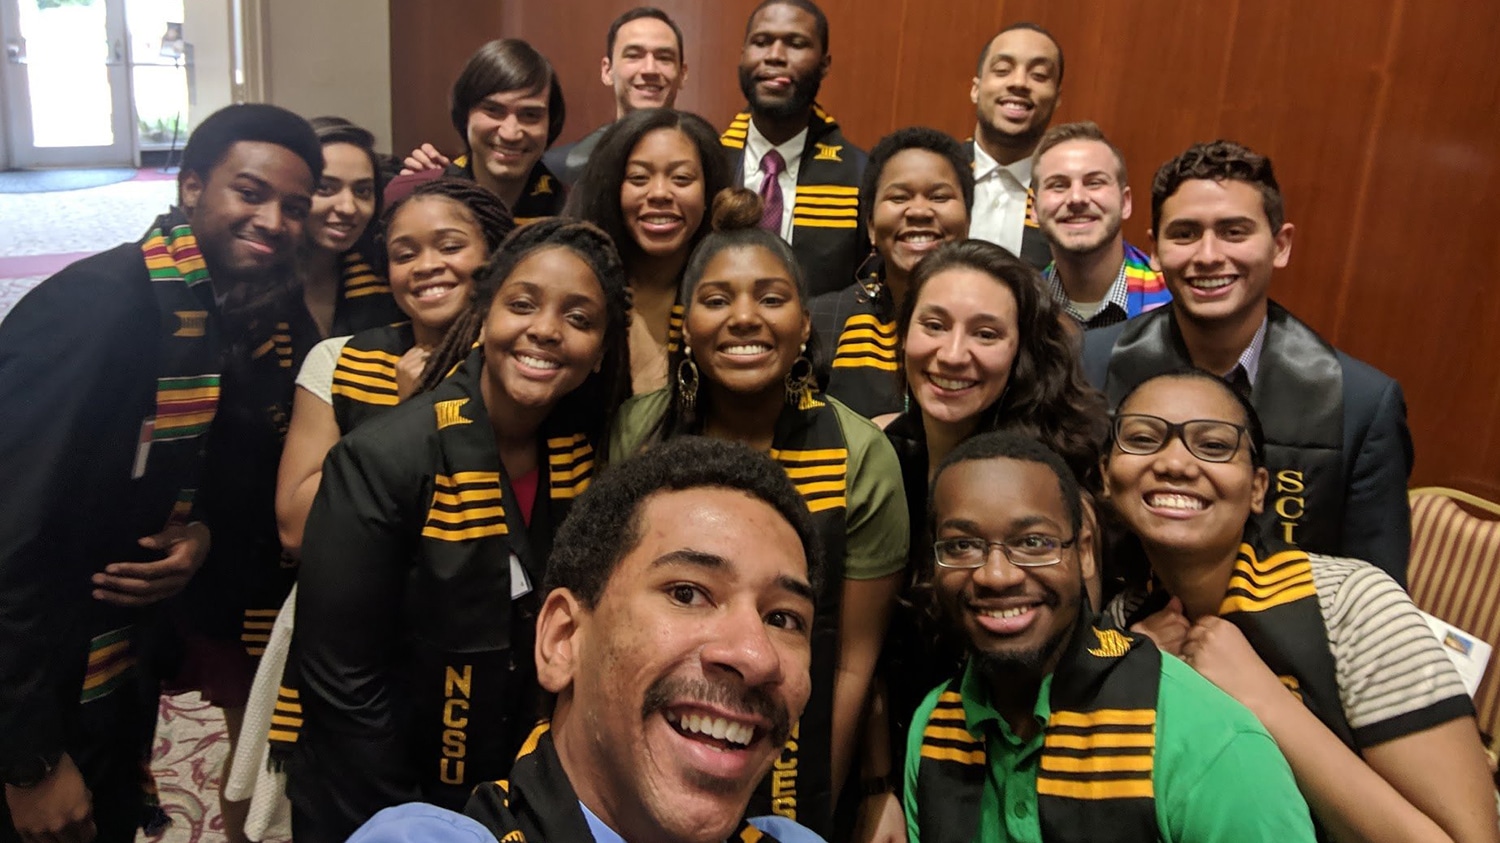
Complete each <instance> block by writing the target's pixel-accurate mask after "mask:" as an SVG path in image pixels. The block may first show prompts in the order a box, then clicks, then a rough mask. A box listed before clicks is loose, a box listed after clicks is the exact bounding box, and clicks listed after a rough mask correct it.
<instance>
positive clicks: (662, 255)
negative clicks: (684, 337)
mask: <svg viewBox="0 0 1500 843" xmlns="http://www.w3.org/2000/svg"><path fill="white" fill-rule="evenodd" d="M729 184H730V175H729V164H728V163H727V162H726V161H725V159H724V151H723V148H722V147H721V146H720V145H719V136H718V133H716V132H715V131H714V129H713V127H712V126H710V125H709V124H708V121H706V120H704V119H703V118H702V117H699V116H698V115H696V114H689V113H687V112H685V111H674V110H673V109H670V108H647V109H641V110H638V111H634V112H631V113H630V114H628V115H626V116H625V117H623V118H621V119H620V120H619V121H617V122H616V123H615V124H614V125H613V126H611V127H610V128H609V130H608V131H607V132H605V133H604V136H603V137H602V138H600V139H599V144H598V146H596V147H594V152H593V154H592V155H590V156H589V163H588V166H587V167H585V168H584V171H583V174H582V175H581V176H580V177H579V179H578V183H577V184H575V185H574V186H573V189H572V191H571V192H570V194H569V196H568V206H567V210H566V213H567V214H568V215H570V216H574V217H578V218H579V219H583V220H587V221H589V222H591V223H593V224H595V225H597V226H599V227H600V228H602V229H604V230H605V231H606V232H608V233H609V235H610V236H611V237H613V238H614V240H615V242H616V243H617V244H619V247H620V257H621V259H622V260H623V261H624V262H625V272H626V275H627V276H628V277H629V278H630V288H631V290H632V294H633V304H632V306H631V307H632V310H631V320H630V368H631V383H632V386H633V391H634V392H635V393H637V394H640V393H645V392H652V391H654V390H657V389H661V388H662V387H664V386H666V385H667V375H668V372H667V358H668V356H669V355H670V354H671V353H672V352H674V351H676V349H677V347H678V344H679V343H680V341H681V330H682V303H681V301H679V299H678V297H677V295H678V290H679V287H680V285H681V282H682V271H683V268H684V267H685V266H686V265H687V260H688V255H690V254H692V251H693V248H694V247H695V246H697V245H698V243H699V241H701V240H702V239H703V237H704V236H705V235H706V234H708V228H709V227H708V225H707V222H708V221H707V219H706V218H705V217H706V216H707V214H706V211H707V206H708V201H709V200H710V199H712V197H714V196H717V195H718V194H719V191H721V190H723V189H724V188H726V187H728V186H729Z"/></svg>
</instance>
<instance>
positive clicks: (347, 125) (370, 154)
mask: <svg viewBox="0 0 1500 843" xmlns="http://www.w3.org/2000/svg"><path fill="white" fill-rule="evenodd" d="M307 122H308V123H310V124H312V127H313V132H314V133H316V134H317V136H318V142H319V143H321V144H322V145H323V146H325V147H326V146H330V145H332V144H336V143H347V144H349V145H350V146H353V147H355V148H357V149H359V151H360V152H363V153H364V154H365V157H366V158H368V159H370V172H371V174H372V175H373V177H374V179H375V209H374V211H373V212H371V214H370V221H369V222H368V223H366V224H365V230H364V231H362V232H360V235H359V237H358V239H356V240H355V241H354V245H353V246H351V247H350V250H351V251H355V252H358V253H359V254H360V256H361V257H363V258H364V259H365V260H366V261H369V262H370V265H371V266H378V265H379V263H378V261H379V260H380V256H378V255H376V254H375V251H376V246H375V241H376V239H377V232H378V231H379V229H380V221H381V218H382V214H383V213H384V211H385V182H386V178H385V172H384V169H383V168H382V167H381V166H380V154H379V153H377V152H376V151H375V136H374V135H373V134H371V133H370V131H369V130H368V129H364V128H361V127H359V126H357V125H355V124H354V123H351V122H350V121H348V120H345V119H344V118H342V117H314V118H313V119H311V120H309V121H307Z"/></svg>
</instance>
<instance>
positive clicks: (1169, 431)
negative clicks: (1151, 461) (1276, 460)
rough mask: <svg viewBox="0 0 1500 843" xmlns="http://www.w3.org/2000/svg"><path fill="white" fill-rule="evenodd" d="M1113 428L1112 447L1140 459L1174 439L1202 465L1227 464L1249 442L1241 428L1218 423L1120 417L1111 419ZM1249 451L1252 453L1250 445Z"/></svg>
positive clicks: (1251, 445) (1141, 414)
mask: <svg viewBox="0 0 1500 843" xmlns="http://www.w3.org/2000/svg"><path fill="white" fill-rule="evenodd" d="M1113 424H1114V434H1115V447H1117V448H1119V449H1120V450H1121V451H1124V452H1125V453H1127V454H1135V455H1136V456H1142V457H1144V456H1150V455H1151V454H1154V453H1156V452H1158V451H1160V450H1161V449H1163V448H1165V447H1167V443H1168V442H1171V441H1172V437H1174V436H1176V437H1177V438H1178V439H1181V440H1182V444H1183V445H1185V446H1187V449H1188V453H1190V454H1192V455H1193V456H1195V457H1197V458H1198V459H1200V460H1203V461H1204V462H1229V461H1230V460H1232V459H1234V455H1235V454H1237V453H1239V452H1240V443H1241V442H1248V440H1249V437H1248V436H1247V435H1246V433H1247V431H1246V430H1245V426H1244V425H1240V424H1232V423H1230V422H1227V421H1219V420H1218V419H1193V420H1191V421H1185V422H1169V421H1167V420H1166V419H1164V418H1161V417H1160V416H1152V415H1147V414H1145V413H1123V414H1121V415H1117V416H1115V417H1114V420H1113ZM1249 449H1250V452H1251V453H1252V454H1253V453H1254V452H1255V445H1254V443H1250V444H1249Z"/></svg>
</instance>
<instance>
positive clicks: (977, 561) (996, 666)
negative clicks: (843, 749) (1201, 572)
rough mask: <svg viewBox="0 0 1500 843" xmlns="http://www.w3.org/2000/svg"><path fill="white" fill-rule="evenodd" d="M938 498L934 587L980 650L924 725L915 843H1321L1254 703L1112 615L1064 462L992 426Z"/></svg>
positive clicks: (912, 801)
mask: <svg viewBox="0 0 1500 843" xmlns="http://www.w3.org/2000/svg"><path fill="white" fill-rule="evenodd" d="M931 500H932V511H931V512H932V521H931V525H930V526H931V528H932V535H933V536H934V538H935V539H936V541H935V544H934V548H933V554H934V561H935V563H936V564H935V566H934V573H933V576H932V585H933V595H934V598H935V600H936V601H937V604H938V606H939V608H940V610H941V614H942V616H943V617H944V618H945V621H946V623H948V624H949V625H950V627H951V629H952V631H953V632H954V633H955V634H957V635H959V636H961V638H962V639H963V640H964V641H965V642H966V643H967V646H968V649H969V660H968V665H967V667H966V668H965V670H964V672H963V674H962V675H961V676H959V677H958V678H957V679H955V680H953V681H951V682H949V683H947V684H945V685H943V686H940V687H938V688H937V689H935V690H934V691H933V692H932V694H930V695H929V696H928V697H927V699H926V701H925V702H923V704H922V706H921V707H920V708H919V709H918V710H917V714H916V717H915V719H914V721H913V724H912V730H911V734H910V736H909V738H908V750H907V755H906V771H905V775H906V793H905V810H906V823H907V836H908V837H909V838H910V840H911V841H913V843H915V841H918V840H921V841H924V843H969V841H973V840H984V841H986V843H990V841H1015V843H1031V841H1047V843H1085V841H1090V842H1091V843H1092V841H1113V842H1114V843H1136V842H1137V841H1139V843H1150V841H1157V840H1163V841H1173V842H1174V843H1175V841H1194V843H1205V842H1206V841H1225V843H1227V841H1235V843H1255V841H1268V842H1269V841H1275V842H1276V843H1295V842H1296V841H1309V843H1311V841H1313V840H1314V836H1313V827H1312V820H1311V818H1310V817H1309V814H1308V810H1307V804H1306V803H1305V802H1304V801H1303V799H1302V796H1301V795H1300V794H1299V793H1298V792H1297V785H1296V782H1295V780H1294V779H1293V778H1292V772H1291V769H1290V768H1289V767H1288V766H1287V763H1286V761H1285V760H1284V759H1283V758H1282V756H1281V753H1280V751H1279V750H1278V749H1277V748H1276V744H1275V743H1274V742H1273V741H1272V740H1271V737H1270V735H1268V734H1267V733H1266V731H1265V730H1264V729H1263V728H1261V726H1260V724H1259V723H1258V722H1257V721H1256V719H1255V717H1254V716H1253V715H1251V714H1250V712H1249V711H1247V710H1246V709H1245V708H1244V707H1242V706H1241V705H1240V704H1239V703H1237V702H1235V701H1234V700H1233V699H1231V698H1230V697H1229V696H1228V695H1226V694H1224V693H1223V692H1221V691H1219V690H1218V689H1217V688H1215V687H1214V686H1213V685H1211V684H1209V683H1208V682H1207V681H1206V680H1204V679H1203V678H1202V677H1201V676H1199V675H1198V674H1197V673H1195V672H1194V671H1193V670H1192V668H1190V667H1187V666H1186V665H1184V664H1183V663H1182V662H1180V661H1178V660H1177V659H1175V658H1173V657H1171V656H1169V655H1164V654H1162V653H1161V652H1160V651H1158V650H1157V649H1156V647H1155V646H1154V645H1153V644H1151V643H1150V641H1148V640H1146V639H1145V638H1144V637H1143V636H1142V637H1134V636H1130V635H1126V634H1122V633H1120V632H1118V631H1115V630H1106V629H1099V628H1097V627H1096V626H1095V618H1094V615H1093V612H1092V611H1091V609H1090V608H1089V606H1088V603H1087V601H1086V598H1085V594H1084V588H1083V584H1084V578H1085V577H1088V576H1092V575H1093V573H1094V564H1095V560H1094V557H1093V553H1092V550H1091V547H1092V539H1091V537H1090V536H1089V535H1088V533H1087V532H1086V531H1085V530H1084V528H1083V518H1082V503H1081V497H1080V492H1079V488H1078V483H1077V481H1076V479H1075V478H1074V477H1073V474H1072V472H1070V471H1069V470H1068V468H1067V466H1066V464H1065V463H1063V461H1062V460H1061V458H1059V457H1058V456H1057V455H1056V454H1054V453H1053V452H1052V451H1050V450H1048V449H1047V448H1046V447H1045V446H1043V445H1041V444H1039V443H1037V442H1035V441H1032V440H1030V439H1026V438H1023V437H1019V436H1015V435H1013V434H1005V433H988V434H984V435H981V436H977V437H974V438H972V439H970V440H968V441H967V442H965V443H963V444H962V445H960V446H959V447H958V448H956V449H954V451H953V452H952V454H950V455H949V456H948V458H947V459H945V460H944V461H943V463H942V464H941V465H940V466H939V467H938V471H937V475H936V476H935V478H934V480H933V492H932V496H931Z"/></svg>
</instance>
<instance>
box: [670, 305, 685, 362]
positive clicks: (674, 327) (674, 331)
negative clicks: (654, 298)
mask: <svg viewBox="0 0 1500 843" xmlns="http://www.w3.org/2000/svg"><path fill="white" fill-rule="evenodd" d="M680 348H682V305H680V304H674V305H672V313H671V315H669V316H668V317H667V353H668V354H674V353H676V352H677V350H678V349H680Z"/></svg>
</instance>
